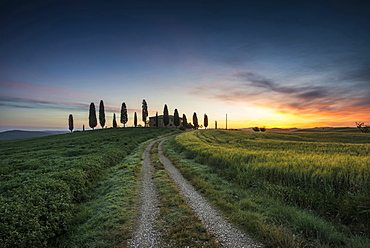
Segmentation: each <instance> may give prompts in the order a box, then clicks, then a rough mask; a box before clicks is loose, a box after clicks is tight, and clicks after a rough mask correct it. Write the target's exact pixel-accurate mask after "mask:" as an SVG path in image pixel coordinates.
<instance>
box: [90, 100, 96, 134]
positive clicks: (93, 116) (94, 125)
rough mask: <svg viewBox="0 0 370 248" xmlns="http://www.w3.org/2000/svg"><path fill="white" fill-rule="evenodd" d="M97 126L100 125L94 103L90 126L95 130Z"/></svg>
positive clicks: (91, 106) (91, 108)
mask: <svg viewBox="0 0 370 248" xmlns="http://www.w3.org/2000/svg"><path fill="white" fill-rule="evenodd" d="M96 125H98V121H97V120H96V112H95V104H94V103H93V102H92V103H90V111H89V126H90V127H91V128H92V129H93V130H94V128H95V127H96Z"/></svg>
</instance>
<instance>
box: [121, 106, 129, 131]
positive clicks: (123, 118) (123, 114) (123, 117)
mask: <svg viewBox="0 0 370 248" xmlns="http://www.w3.org/2000/svg"><path fill="white" fill-rule="evenodd" d="M127 121H128V116H127V108H126V103H124V102H123V103H122V106H121V123H122V124H123V127H126V123H127Z"/></svg>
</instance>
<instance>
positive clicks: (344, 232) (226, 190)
mask: <svg viewBox="0 0 370 248" xmlns="http://www.w3.org/2000/svg"><path fill="white" fill-rule="evenodd" d="M174 146H176V144H175V143H174V141H169V142H166V143H165V144H164V148H165V153H166V155H167V156H168V157H169V158H170V159H171V160H172V161H173V163H174V164H175V166H176V167H177V168H178V169H179V170H180V171H181V173H182V174H183V175H184V176H185V177H186V178H187V179H188V180H189V181H190V182H191V183H192V184H193V186H194V187H195V188H196V189H197V190H198V191H199V192H200V193H201V194H203V195H204V196H205V197H206V198H207V199H208V200H209V201H210V202H212V203H213V204H214V206H216V207H217V208H219V209H220V210H221V211H222V212H223V214H224V215H225V216H226V217H227V218H229V219H230V220H231V221H232V222H234V223H235V224H237V225H238V226H239V227H240V228H241V229H243V230H244V231H245V232H247V233H250V234H252V235H254V237H256V238H257V239H258V240H259V241H262V242H263V243H265V244H266V245H267V247H286V248H288V247H289V248H290V247H351V248H352V247H353V248H354V247H358V248H365V247H369V245H370V243H369V240H368V239H367V238H366V237H364V236H362V235H353V234H351V232H350V231H349V230H348V228H346V227H345V226H343V225H337V224H333V223H330V222H328V221H326V220H325V218H322V216H320V215H318V214H317V213H315V212H314V211H311V210H304V209H301V208H299V207H298V206H294V204H292V205H287V204H286V203H285V202H283V201H281V200H278V199H276V198H274V197H271V196H270V194H269V193H268V192H266V191H265V189H266V188H267V186H264V185H261V184H259V183H256V184H255V185H254V186H253V185H252V186H251V187H249V188H248V189H246V188H245V187H243V186H241V185H240V184H239V183H237V182H235V181H232V180H227V179H226V178H227V177H225V172H224V171H223V170H220V169H219V168H215V167H213V166H209V165H204V164H200V163H196V162H195V161H194V160H192V159H186V158H185V156H184V155H181V154H179V153H178V152H176V151H175V150H173V148H172V147H174Z"/></svg>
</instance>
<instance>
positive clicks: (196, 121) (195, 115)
mask: <svg viewBox="0 0 370 248" xmlns="http://www.w3.org/2000/svg"><path fill="white" fill-rule="evenodd" d="M193 126H194V129H198V127H199V124H198V116H197V113H195V112H194V114H193Z"/></svg>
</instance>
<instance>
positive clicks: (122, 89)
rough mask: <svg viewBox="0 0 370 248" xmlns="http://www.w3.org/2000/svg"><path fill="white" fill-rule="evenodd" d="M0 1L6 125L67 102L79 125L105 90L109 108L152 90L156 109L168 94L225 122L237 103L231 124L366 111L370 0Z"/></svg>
mask: <svg viewBox="0 0 370 248" xmlns="http://www.w3.org/2000/svg"><path fill="white" fill-rule="evenodd" d="M0 9H1V10H0V37H1V39H0V114H1V122H0V128H2V129H7V128H10V127H16V126H19V127H24V128H45V127H64V124H65V122H66V121H65V120H67V118H68V115H69V114H70V113H72V114H74V116H75V120H76V123H77V124H76V126H77V127H78V126H82V124H84V123H86V122H87V121H86V118H87V114H88V111H87V109H88V105H89V104H90V102H95V103H96V105H98V102H99V101H100V99H103V100H104V101H105V104H106V106H107V107H106V108H107V109H108V110H109V112H108V114H109V115H113V113H117V114H118V112H119V107H120V105H121V103H122V102H126V104H127V106H128V108H129V109H130V110H129V115H130V114H131V115H133V112H135V111H137V112H138V113H140V107H141V101H142V99H144V98H145V99H146V100H147V102H148V104H149V111H150V114H155V111H158V112H160V113H161V112H162V110H163V105H164V104H165V103H166V104H168V106H169V108H170V111H173V109H174V108H178V109H179V112H180V113H186V114H187V115H188V116H191V115H192V113H193V112H194V111H196V112H198V114H199V115H200V116H202V115H203V113H207V114H208V116H209V118H210V121H213V120H219V121H220V122H219V123H220V124H221V123H222V120H223V118H224V117H223V116H224V114H225V113H229V115H230V123H231V124H232V125H234V126H235V127H248V126H254V125H265V126H268V127H272V126H284V127H288V126H299V127H310V126H343V125H345V126H348V125H350V126H353V124H354V122H355V121H364V122H370V111H369V110H370V45H369V44H370V2H369V1H365V0H362V1H360V0H354V1H298V0H296V1H17V0H15V1H3V2H2V3H1V4H0ZM50 116H52V118H49V117H50ZM109 118H110V117H109ZM131 119H132V118H131ZM233 121H234V123H233ZM130 122H132V120H130V119H129V124H130ZM220 124H219V125H220Z"/></svg>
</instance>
